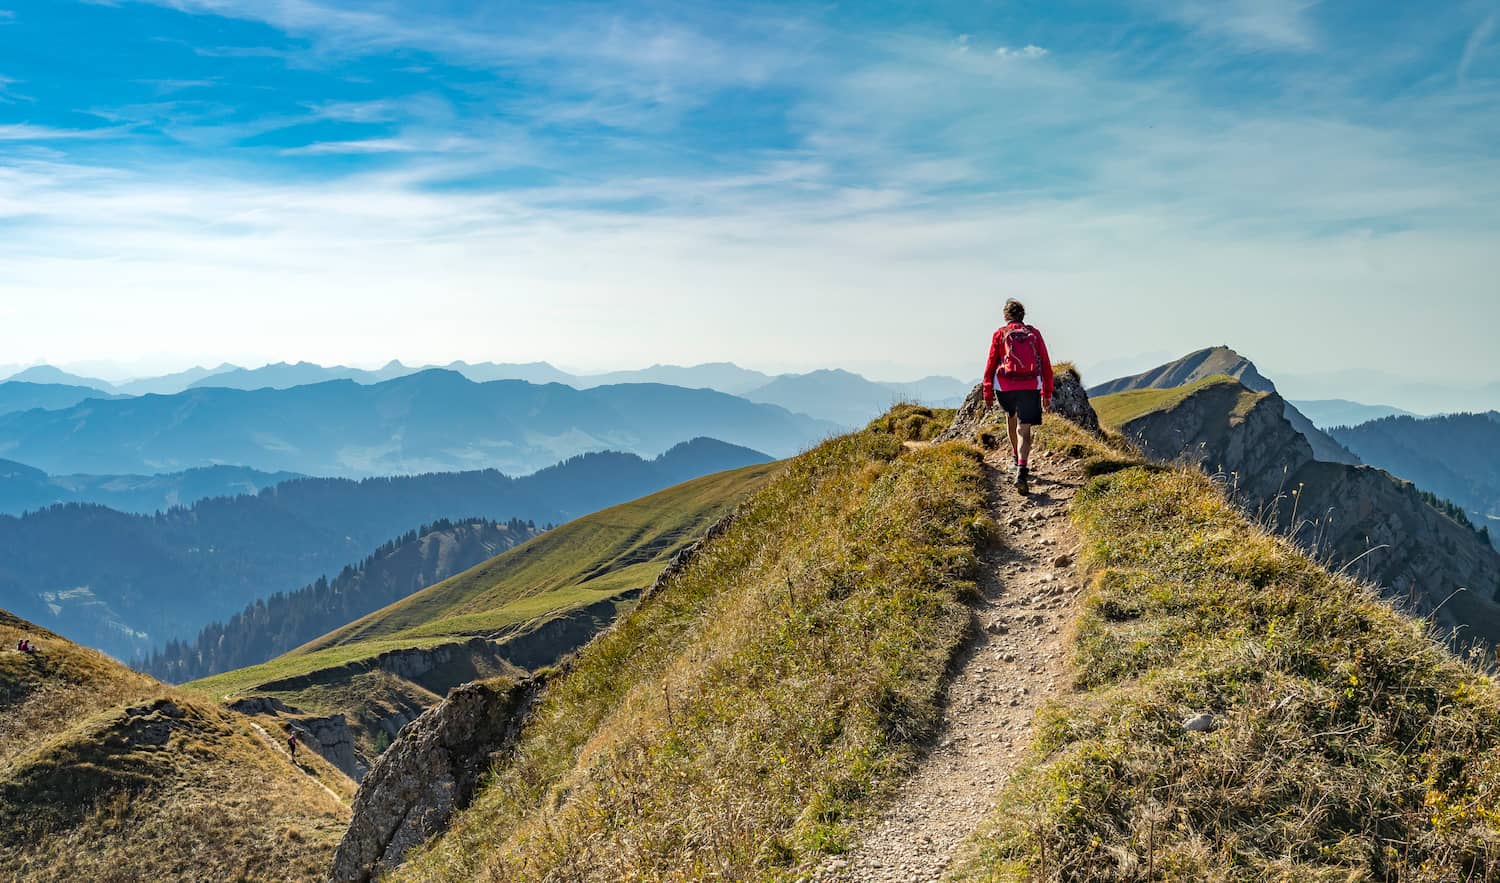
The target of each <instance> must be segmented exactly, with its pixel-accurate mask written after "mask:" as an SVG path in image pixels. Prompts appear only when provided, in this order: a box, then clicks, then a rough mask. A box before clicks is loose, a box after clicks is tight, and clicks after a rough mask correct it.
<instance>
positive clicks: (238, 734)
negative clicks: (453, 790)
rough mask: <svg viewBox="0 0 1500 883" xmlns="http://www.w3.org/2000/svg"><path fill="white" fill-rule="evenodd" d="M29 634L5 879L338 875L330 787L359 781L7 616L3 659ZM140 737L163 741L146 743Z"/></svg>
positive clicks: (14, 720)
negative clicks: (150, 731)
mask: <svg viewBox="0 0 1500 883" xmlns="http://www.w3.org/2000/svg"><path fill="white" fill-rule="evenodd" d="M21 637H29V638H31V639H32V640H34V641H36V642H37V643H38V644H39V645H40V647H41V648H42V652H41V653H40V654H38V655H35V656H24V655H22V654H20V653H17V652H15V651H14V650H4V651H0V879H7V880H11V879H15V880H99V881H122V883H123V881H133V880H177V879H213V880H221V879H222V880H228V879H237V880H286V879H311V878H315V877H317V876H319V875H321V873H322V872H323V871H324V870H325V869H326V867H327V864H328V863H329V862H330V861H331V860H332V857H333V849H334V847H335V846H336V845H337V843H338V839H339V837H340V836H342V832H343V829H344V827H345V825H346V824H347V822H348V809H347V807H345V806H344V805H343V804H341V803H340V802H339V800H338V799H337V798H336V797H334V796H332V795H330V794H329V793H328V792H327V791H325V790H324V789H323V787H321V786H320V785H319V781H320V780H322V781H324V782H326V783H327V784H329V785H330V787H332V788H333V789H334V790H335V791H341V792H342V793H343V794H344V795H345V796H347V795H349V794H350V793H351V791H352V783H350V782H349V781H348V780H347V779H346V778H344V777H342V776H341V775H340V774H339V773H338V772H337V771H336V770H333V769H332V768H331V767H330V766H329V765H328V764H327V763H326V762H324V761H322V759H321V758H317V757H307V758H304V760H303V769H296V768H294V767H293V766H292V765H291V763H290V762H289V761H288V760H287V759H286V758H285V757H284V756H283V755H281V754H280V753H278V752H277V751H275V750H274V749H273V748H271V747H270V746H269V745H267V744H266V743H265V742H264V741H263V740H262V739H261V738H260V737H259V736H258V735H256V733H255V732H254V730H253V729H252V728H251V726H250V723H249V721H248V720H246V719H245V718H242V717H240V716H238V715H234V714H231V713H229V712H227V711H224V710H223V709H221V708H218V707H217V706H215V705H214V704H213V703H209V702H203V701H201V700H199V699H198V698H197V697H194V696H192V695H189V694H186V693H183V692H181V691H179V690H176V689H174V688H171V687H167V686H165V685H163V684H161V683H158V682H157V681H155V680H153V679H152V678H148V677H145V676H144V675H139V674H136V673H134V672H131V671H130V670H128V669H126V668H125V667H124V666H122V665H120V664H118V663H116V662H114V661H112V660H110V659H108V658H107V657H105V656H104V655H102V654H100V653H97V652H95V651H93V650H89V649H86V648H83V647H79V646H77V645H76V644H73V643H71V642H69V641H67V640H66V639H64V638H62V637H60V636H58V635H55V634H52V633H51V632H48V631H46V630H45V629H40V628H37V627H36V626H34V625H32V624H30V623H27V622H24V621H23V620H20V619H17V618H15V617H13V616H11V615H9V614H7V613H4V612H0V648H4V647H11V648H13V647H15V645H16V641H17V640H19V639H20V638H21ZM168 703H170V705H168ZM163 708H175V709H176V710H177V711H176V712H174V713H173V714H171V715H163V714H162V713H161V711H160V709H163ZM143 725H161V726H164V727H165V730H164V731H163V732H164V733H165V737H164V738H161V739H158V740H149V739H142V738H140V737H139V736H138V735H135V736H133V735H132V734H133V733H136V734H138V733H139V732H140V727H142V726H143ZM309 754H310V752H309Z"/></svg>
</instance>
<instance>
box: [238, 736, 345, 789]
mask: <svg viewBox="0 0 1500 883" xmlns="http://www.w3.org/2000/svg"><path fill="white" fill-rule="evenodd" d="M246 722H247V723H249V724H250V727H251V729H253V730H255V732H256V734H257V735H259V736H260V738H261V739H262V740H263V741H265V743H266V744H267V745H269V746H271V750H272V751H275V752H277V753H278V754H280V755H281V756H282V757H284V758H286V760H287V763H290V764H291V765H292V766H294V767H296V768H297V769H298V770H300V771H301V772H302V774H303V775H304V776H307V777H308V778H309V779H312V780H313V781H314V782H316V783H317V784H318V787H319V788H322V789H323V790H324V791H327V792H328V796H329V797H332V798H333V799H334V800H336V801H338V804H339V806H344V807H347V806H348V805H349V801H347V800H345V799H344V798H342V797H340V796H339V793H338V792H337V791H335V790H333V789H332V788H330V787H328V786H327V785H325V784H323V780H322V779H319V778H318V776H317V773H315V772H313V771H312V770H310V769H308V768H307V767H305V766H303V765H302V764H300V763H298V762H297V759H296V758H295V757H292V755H291V752H289V751H287V750H286V748H284V747H283V745H282V743H281V742H280V741H279V740H277V739H275V738H273V737H272V736H271V734H270V733H267V732H266V728H265V727H262V726H261V725H260V724H258V723H256V722H255V721H253V720H248V719H247V721H246ZM303 750H305V751H311V750H312V749H310V748H305V749H303Z"/></svg>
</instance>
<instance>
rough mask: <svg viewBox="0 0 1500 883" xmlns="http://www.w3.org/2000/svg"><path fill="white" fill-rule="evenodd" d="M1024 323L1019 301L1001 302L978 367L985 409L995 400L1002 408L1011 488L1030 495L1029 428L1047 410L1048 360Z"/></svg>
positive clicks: (1049, 404)
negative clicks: (985, 357)
mask: <svg viewBox="0 0 1500 883" xmlns="http://www.w3.org/2000/svg"><path fill="white" fill-rule="evenodd" d="M1025 320H1026V307H1024V306H1022V304H1021V302H1020V301H1018V300H1016V299H1014V298H1012V299H1010V300H1008V301H1006V302H1005V324H1004V325H1003V326H1001V328H1000V329H999V330H998V331H996V332H995V336H994V337H993V338H991V340H990V359H989V361H988V362H986V363H985V366H984V404H985V406H986V407H991V406H993V405H994V404H995V401H996V400H997V399H998V400H999V402H1000V407H1001V408H1004V409H1005V424H1006V429H1007V430H1009V432H1010V455H1011V457H1012V459H1013V460H1014V462H1015V468H1016V489H1017V490H1019V491H1020V492H1021V493H1023V494H1024V493H1029V492H1030V486H1029V483H1030V480H1031V472H1030V469H1029V468H1028V467H1027V458H1028V457H1030V456H1031V428H1032V427H1033V426H1041V425H1042V412H1043V411H1046V410H1049V409H1050V408H1051V407H1052V357H1051V356H1049V355H1047V344H1046V343H1045V342H1044V341H1043V340H1042V333H1041V332H1040V331H1038V330H1036V329H1035V328H1033V327H1032V326H1030V325H1027V324H1026V321H1025Z"/></svg>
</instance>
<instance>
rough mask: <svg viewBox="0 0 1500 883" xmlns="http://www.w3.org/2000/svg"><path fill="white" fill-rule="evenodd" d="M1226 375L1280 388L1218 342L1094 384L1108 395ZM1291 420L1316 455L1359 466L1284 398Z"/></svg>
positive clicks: (1264, 388) (1261, 387)
mask: <svg viewBox="0 0 1500 883" xmlns="http://www.w3.org/2000/svg"><path fill="white" fill-rule="evenodd" d="M1216 376H1225V377H1232V378H1234V379H1235V380H1238V381H1239V382H1240V383H1241V384H1242V385H1243V386H1244V387H1245V388H1246V389H1248V390H1250V391H1251V392H1261V393H1265V392H1276V384H1274V383H1272V382H1271V381H1270V380H1269V379H1267V378H1266V376H1265V375H1264V374H1261V373H1260V369H1258V368H1256V367H1255V363H1254V362H1252V361H1250V360H1249V359H1247V358H1245V357H1244V356H1242V355H1240V354H1239V353H1237V352H1235V351H1234V350H1232V349H1230V348H1229V347H1227V346H1215V347H1209V348H1208V349H1203V350H1198V351H1196V352H1192V353H1188V354H1187V355H1185V356H1183V357H1182V358H1180V359H1178V360H1176V361H1174V362H1168V363H1166V364H1165V365H1158V366H1156V367H1155V368H1152V369H1151V370H1150V371H1142V372H1141V373H1140V374H1134V375H1132V376H1130V377H1120V378H1117V379H1115V380H1111V381H1109V382H1107V383H1101V384H1099V385H1097V386H1094V387H1090V389H1089V395H1090V396H1092V397H1099V396H1107V395H1112V394H1114V393H1119V392H1128V391H1130V390H1137V389H1176V388H1179V387H1184V386H1189V385H1191V384H1194V383H1197V382H1199V381H1201V380H1205V379H1207V378H1209V377H1216ZM1283 404H1284V406H1285V414H1286V419H1287V422H1288V423H1291V424H1292V426H1293V427H1294V428H1296V430H1297V431H1298V432H1299V433H1301V434H1302V436H1303V437H1304V438H1306V439H1307V443H1308V444H1310V445H1312V449H1313V455H1314V456H1315V457H1316V458H1317V459H1319V460H1322V461H1323V462H1325V463H1344V464H1347V465H1349V466H1358V465H1359V463H1360V460H1359V457H1357V456H1355V455H1354V454H1353V452H1351V451H1350V450H1349V449H1348V448H1346V447H1344V446H1343V445H1341V444H1339V443H1338V442H1337V441H1335V440H1334V438H1333V437H1332V436H1330V435H1329V434H1328V433H1326V432H1324V431H1323V430H1321V429H1319V428H1318V427H1317V426H1315V425H1314V424H1313V422H1312V421H1311V420H1309V419H1308V418H1307V417H1306V416H1305V415H1304V414H1303V413H1302V412H1301V411H1299V410H1297V408H1296V407H1295V406H1294V405H1292V404H1291V403H1290V402H1283Z"/></svg>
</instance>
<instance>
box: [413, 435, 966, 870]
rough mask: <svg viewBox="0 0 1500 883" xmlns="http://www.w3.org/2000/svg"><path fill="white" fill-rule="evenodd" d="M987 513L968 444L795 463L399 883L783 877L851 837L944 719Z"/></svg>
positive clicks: (560, 701)
mask: <svg viewBox="0 0 1500 883" xmlns="http://www.w3.org/2000/svg"><path fill="white" fill-rule="evenodd" d="M918 431H919V432H920V431H924V430H922V429H921V427H918ZM984 507H985V484H984V479H983V469H982V465H981V464H980V462H979V460H978V455H977V452H976V451H975V450H974V449H972V448H970V447H968V446H965V445H958V444H950V445H942V446H936V447H931V448H925V449H920V450H912V451H906V452H903V448H902V445H901V440H900V438H899V437H898V436H896V435H893V434H891V433H890V432H889V431H887V432H876V431H868V432H864V433H859V434H855V435H851V436H846V437H843V438H840V439H836V440H834V441H831V442H828V443H826V444H824V445H822V446H821V447H819V448H817V449H815V450H813V451H812V452H810V453H808V454H805V455H803V456H801V457H798V458H796V459H795V460H792V461H790V462H789V464H788V465H787V466H786V467H785V468H784V470H783V471H781V472H780V473H779V474H778V475H777V476H776V477H774V478H773V479H772V480H771V482H770V483H769V484H768V485H767V486H766V487H764V488H763V489H762V490H760V491H758V492H757V493H756V494H754V495H753V496H751V497H750V499H749V500H748V501H747V502H746V504H745V505H744V507H743V509H742V511H741V515H740V517H739V518H738V519H737V521H736V522H735V524H734V526H733V527H732V528H731V529H730V530H729V531H727V532H726V533H725V534H724V535H723V536H721V537H720V538H719V539H718V540H716V541H715V542H714V543H713V544H712V545H711V546H709V547H708V548H707V550H706V551H705V552H704V554H703V555H702V556H700V557H699V558H698V559H696V560H695V561H694V562H693V564H692V565H691V566H690V567H689V568H688V569H687V570H686V571H685V572H684V573H683V574H681V575H680V576H678V577H677V578H676V579H674V580H673V581H672V582H671V583H669V584H668V585H667V586H666V587H665V588H664V589H663V590H662V591H661V592H660V593H658V594H657V595H655V596H653V597H652V598H651V599H649V600H648V601H646V602H644V603H643V604H642V605H641V606H640V607H638V608H637V609H636V610H635V611H634V612H633V613H632V614H631V615H630V616H628V617H626V618H625V619H623V620H621V621H620V622H619V623H618V624H617V626H616V627H615V628H614V629H613V630H611V631H609V632H607V633H605V634H604V635H602V636H600V638H599V639H597V640H596V641H595V642H594V643H593V644H591V645H590V646H589V647H588V648H586V649H585V650H584V651H583V652H582V653H581V654H580V656H579V657H578V659H577V661H576V663H575V665H574V666H573V667H572V669H571V670H570V671H569V672H568V674H567V675H566V676H564V677H562V678H561V679H559V680H558V681H555V682H554V683H553V684H552V685H551V686H550V687H549V689H548V691H547V693H546V695H545V696H544V698H543V700H542V703H541V705H540V707H539V710H538V713H537V716H536V718H535V719H534V720H533V721H532V722H531V723H530V724H529V725H528V728H527V730H526V731H525V733H524V734H523V736H522V740H521V744H520V746H519V748H518V750H517V751H516V753H515V754H514V756H512V757H510V758H508V759H507V760H506V761H505V762H503V764H502V765H500V766H499V767H498V768H497V770H496V772H495V773H494V776H493V779H492V780H491V781H490V782H489V783H488V786H487V787H486V788H485V789H484V790H483V791H482V792H481V794H480V795H479V797H478V798H477V799H476V801H475V803H474V804H473V805H472V806H471V807H470V808H469V809H468V810H467V811H466V812H464V813H462V814H460V815H459V816H458V817H457V818H456V819H455V822H454V825H453V827H452V828H451V829H450V830H449V832H448V833H447V834H446V835H445V836H444V837H442V838H441V839H440V840H438V841H436V842H435V843H433V844H429V846H428V847H427V848H426V850H425V851H424V852H423V853H421V854H419V855H417V856H416V857H414V859H413V860H412V861H411V862H410V863H409V864H407V865H406V866H405V867H404V868H403V869H402V871H401V872H400V873H398V875H397V877H398V879H410V880H444V879H464V880H469V879H480V880H517V879H525V880H540V879H548V880H582V879H640V880H647V879H649V880H664V881H666V880H703V879H741V880H754V879H780V878H782V877H784V876H785V875H786V874H787V873H788V872H789V869H792V868H795V867H797V866H799V865H801V864H803V863H805V862H806V861H809V860H811V859H813V858H815V857H816V856H818V855H820V854H822V853H823V852H826V851H834V852H836V851H840V850H842V849H843V848H844V846H845V844H846V841H847V838H848V836H849V829H848V822H849V820H850V818H851V817H852V816H854V815H857V814H858V813H859V812H861V811H862V810H863V809H864V808H866V807H867V806H868V802H869V800H870V799H871V797H872V796H873V795H876V794H878V793H880V792H881V791H882V789H884V788H885V787H886V786H888V785H889V784H890V783H891V782H892V781H893V780H894V779H895V778H896V777H897V776H898V774H899V772H900V771H901V770H902V769H903V768H904V766H905V764H906V763H907V762H908V761H909V760H910V758H911V754H912V750H913V747H912V746H913V744H914V742H915V740H917V739H918V738H920V737H921V736H922V735H923V734H925V733H927V732H929V731H930V728H931V727H932V726H933V725H934V723H935V720H936V697H937V695H938V690H939V685H940V683H941V678H942V673H943V671H944V667H945V665H946V664H947V661H948V659H949V656H950V654H951V652H952V651H953V649H954V648H955V647H956V646H957V645H958V643H959V641H960V640H961V636H962V634H963V631H964V629H965V628H966V626H967V623H968V620H969V614H968V611H967V609H966V608H965V606H964V604H963V600H962V599H964V598H965V597H966V596H967V595H968V593H970V592H972V591H973V584H972V582H970V580H971V578H972V576H973V572H974V569H975V567H976V566H977V558H976V550H977V546H978V544H980V543H982V542H985V541H987V539H988V538H990V537H992V536H993V531H994V525H993V522H992V521H990V520H989V519H988V517H987V516H985V515H984V514H983V511H984Z"/></svg>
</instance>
